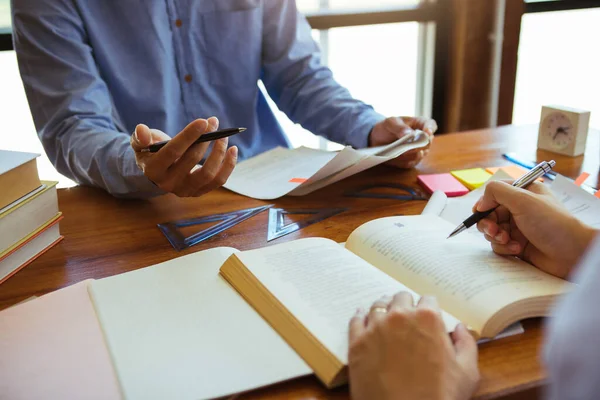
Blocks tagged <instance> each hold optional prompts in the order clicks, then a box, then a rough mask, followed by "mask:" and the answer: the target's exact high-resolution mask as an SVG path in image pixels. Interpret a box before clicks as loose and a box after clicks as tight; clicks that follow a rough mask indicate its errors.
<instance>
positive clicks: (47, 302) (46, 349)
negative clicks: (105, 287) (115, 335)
mask: <svg viewBox="0 0 600 400" xmlns="http://www.w3.org/2000/svg"><path fill="white" fill-rule="evenodd" d="M88 284H89V281H83V282H80V283H78V284H76V285H73V286H70V287H67V288H65V289H62V290H59V291H57V292H53V293H50V294H47V295H45V296H42V297H40V298H37V299H35V300H31V301H29V302H27V303H24V304H20V305H18V306H15V307H12V308H9V309H7V310H4V311H2V312H0V398H1V399H11V400H20V399H27V400H29V399H102V400H105V399H106V400H112V399H120V398H121V394H120V392H119V386H118V384H117V380H116V376H115V373H114V370H113V368H112V365H111V360H110V357H109V355H108V351H107V349H106V346H105V343H104V339H103V336H102V330H101V329H100V325H99V324H98V320H97V319H96V314H95V312H94V308H93V307H92V303H91V301H90V297H89V294H88Z"/></svg>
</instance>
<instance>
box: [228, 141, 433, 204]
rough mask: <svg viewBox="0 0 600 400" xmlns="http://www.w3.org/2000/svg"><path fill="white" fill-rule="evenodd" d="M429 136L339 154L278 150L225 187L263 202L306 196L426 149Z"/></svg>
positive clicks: (252, 162) (239, 170)
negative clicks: (418, 149) (404, 155)
mask: <svg viewBox="0 0 600 400" xmlns="http://www.w3.org/2000/svg"><path fill="white" fill-rule="evenodd" d="M428 143H429V137H428V136H427V135H425V134H423V133H420V134H415V135H408V136H405V137H404V138H402V139H399V140H397V141H396V142H394V143H391V144H389V145H387V146H381V147H376V148H369V149H362V150H355V149H353V148H351V147H346V148H344V149H343V150H342V151H340V152H338V153H335V152H329V151H324V150H314V149H308V148H305V147H300V148H297V149H284V148H276V149H273V150H270V151H267V152H265V153H263V154H260V155H258V156H256V157H253V158H250V159H248V160H246V161H243V162H241V163H239V164H238V165H237V166H236V168H235V170H234V171H233V173H232V174H231V176H230V177H229V180H228V181H227V183H226V184H225V185H224V187H225V188H227V189H229V190H231V191H233V192H236V193H239V194H242V195H244V196H248V197H252V198H255V199H261V200H271V199H276V198H278V197H282V196H285V195H287V194H289V195H292V196H304V195H306V194H308V193H311V192H313V191H315V190H317V189H320V188H322V187H325V186H327V185H330V184H332V183H334V182H337V181H339V180H341V179H344V178H347V177H349V176H351V175H354V174H357V173H359V172H361V171H364V170H366V169H368V168H371V167H374V166H376V165H379V164H381V163H384V162H386V161H389V160H391V159H394V158H396V157H398V156H400V155H402V154H404V153H406V152H408V151H410V150H413V149H417V148H422V147H425V146H426V145H427V144H428Z"/></svg>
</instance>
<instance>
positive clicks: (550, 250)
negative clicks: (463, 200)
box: [473, 182, 595, 278]
mask: <svg viewBox="0 0 600 400" xmlns="http://www.w3.org/2000/svg"><path fill="white" fill-rule="evenodd" d="M498 205H500V207H498V209H496V211H494V212H493V213H492V214H490V216H489V217H488V218H486V219H483V220H481V221H480V222H479V223H478V224H477V229H479V231H480V232H482V233H483V234H484V235H485V238H486V239H487V240H488V241H489V242H490V243H491V244H492V249H493V250H494V252H496V253H498V254H502V255H511V256H517V257H519V258H522V259H523V260H525V261H527V262H529V263H531V264H533V265H535V266H536V267H538V268H539V269H541V270H542V271H545V272H548V273H550V274H552V275H555V276H558V277H560V278H567V277H568V276H569V274H570V273H571V271H572V269H573V268H574V267H575V265H576V264H577V262H578V260H579V257H581V255H582V254H583V253H584V252H585V249H586V248H587V247H588V245H589V243H590V242H591V241H592V239H593V237H594V234H595V231H594V230H593V229H592V228H590V227H588V226H586V225H584V224H583V223H581V222H580V221H579V220H578V219H576V218H575V217H573V216H572V215H571V214H569V212H568V211H567V210H566V209H564V208H563V207H562V205H561V204H559V203H558V202H557V201H556V199H555V198H554V196H552V193H551V192H550V190H548V188H547V187H546V186H544V185H543V184H541V183H538V182H536V183H533V184H532V185H530V186H529V188H528V190H525V189H519V188H516V187H514V186H512V185H510V184H508V183H506V182H490V183H488V184H487V186H486V189H485V194H484V195H483V197H482V198H481V199H480V200H479V201H478V202H477V203H476V204H475V206H474V207H473V210H474V211H487V210H489V209H491V208H494V207H496V206H498Z"/></svg>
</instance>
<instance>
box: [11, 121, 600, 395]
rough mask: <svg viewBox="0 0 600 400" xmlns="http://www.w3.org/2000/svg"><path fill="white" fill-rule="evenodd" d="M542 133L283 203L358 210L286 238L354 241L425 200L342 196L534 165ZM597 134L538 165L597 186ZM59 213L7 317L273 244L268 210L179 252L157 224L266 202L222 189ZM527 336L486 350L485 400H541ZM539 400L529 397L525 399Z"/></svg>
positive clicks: (438, 145) (451, 138)
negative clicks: (187, 257)
mask: <svg viewBox="0 0 600 400" xmlns="http://www.w3.org/2000/svg"><path fill="white" fill-rule="evenodd" d="M536 132H537V127H535V126H529V127H519V128H517V127H504V128H500V129H495V130H485V131H475V132H467V133H458V134H448V135H442V136H439V137H436V140H435V142H434V146H433V148H432V151H431V154H430V156H429V157H428V159H427V160H425V161H424V162H423V163H422V164H421V165H420V166H419V167H418V168H417V169H415V170H409V171H401V170H396V169H393V168H389V167H385V166H382V167H378V168H375V169H372V170H370V171H366V172H364V173H362V174H359V175H357V176H354V177H351V178H349V179H347V180H345V181H342V182H339V183H337V184H335V185H332V186H331V187H328V188H325V189H322V190H320V191H317V192H316V193H313V194H311V195H308V196H305V197H302V198H283V199H279V200H276V201H273V202H272V203H273V204H275V205H276V206H277V207H288V208H293V207H301V208H312V207H314V208H317V207H331V206H340V207H348V208H350V210H349V211H348V212H346V213H344V214H340V215H338V216H336V217H333V218H330V219H327V220H325V221H322V222H320V223H318V224H315V225H312V226H310V227H308V228H305V229H303V230H301V231H299V232H296V233H293V234H290V235H288V236H285V237H283V238H280V239H278V242H280V241H285V240H293V239H298V238H301V237H312V236H322V237H327V238H330V239H333V240H336V241H339V242H343V241H345V240H346V238H347V237H348V235H349V234H350V232H352V230H353V229H355V228H357V227H358V226H359V225H361V224H363V223H365V222H367V221H370V220H372V219H375V218H380V217H384V216H390V215H411V214H419V213H420V212H421V210H422V209H423V207H424V206H425V201H411V202H400V201H395V200H382V199H359V198H352V197H345V196H344V195H343V194H344V193H345V192H346V191H348V190H352V189H356V188H358V187H360V186H363V185H365V184H370V183H404V184H410V185H413V186H415V187H416V186H417V185H416V176H417V174H420V173H435V172H447V171H450V170H451V169H460V168H470V167H490V166H500V165H505V164H506V165H508V163H507V162H506V161H504V160H503V159H502V157H501V156H502V153H504V152H507V151H516V152H518V153H520V154H521V155H523V156H524V157H526V158H529V159H534V158H536V151H535V144H536V137H537V134H536ZM598 144H599V142H598V134H597V132H594V134H593V135H592V138H591V140H590V143H589V144H588V149H589V152H588V155H587V156H586V157H585V158H584V157H579V158H574V159H570V158H567V157H560V156H556V155H550V154H545V153H543V152H539V153H538V154H537V158H540V159H541V158H544V159H550V158H554V159H555V160H556V161H557V162H558V166H557V168H556V170H557V171H559V172H561V173H563V174H565V175H568V176H572V177H575V176H577V175H579V173H580V172H581V171H582V170H585V171H587V172H590V173H593V176H592V177H591V178H590V181H589V183H590V184H593V185H596V184H597V182H598V175H597V171H598V165H599V149H600V147H599V145H598ZM58 196H59V203H60V209H61V210H62V211H63V213H64V215H65V219H64V220H63V222H61V232H62V233H63V234H64V235H65V240H64V241H63V242H62V243H60V244H59V245H58V246H57V247H55V248H53V249H52V250H50V251H49V252H48V253H47V254H45V255H44V256H42V257H41V258H40V259H38V260H36V261H35V262H33V263H32V264H31V265H29V266H28V267H26V268H24V269H23V270H22V271H20V272H19V273H17V274H16V275H15V276H14V277H12V278H10V279H9V280H8V281H7V282H5V283H4V284H2V285H1V286H0V310H1V309H4V308H6V307H8V306H10V305H13V304H15V303H17V302H19V301H21V300H24V299H26V298H28V297H30V296H33V295H38V296H39V295H42V294H44V293H48V292H50V291H53V290H56V289H59V288H62V287H65V286H68V285H72V284H74V283H76V282H79V281H82V280H84V279H88V278H103V277H106V276H110V275H115V274H119V273H123V272H127V271H131V270H134V269H137V268H142V267H146V266H149V265H153V264H157V263H160V262H163V261H166V260H169V259H172V258H174V257H177V256H181V255H184V254H187V253H191V252H196V251H200V250H204V249H208V248H211V247H215V246H232V247H236V248H238V249H240V250H247V249H252V248H257V247H262V246H264V245H266V244H267V243H266V233H267V215H268V213H262V214H260V215H258V216H256V217H254V218H252V219H249V220H247V221H245V222H243V223H241V224H239V225H237V226H235V227H233V228H232V229H230V230H227V231H225V232H223V233H221V234H220V235H218V236H216V237H214V238H212V239H210V240H208V241H206V242H204V243H201V244H199V245H197V246H195V247H193V248H191V249H188V250H186V251H183V252H177V251H175V250H174V249H173V248H172V247H171V246H170V244H169V243H168V242H167V240H166V238H165V237H164V236H163V235H162V233H161V232H160V231H159V230H158V228H157V227H156V224H158V223H161V222H168V221H175V220H179V219H184V218H191V217H197V216H202V215H207V214H214V213H221V212H229V211H234V210H239V209H244V208H250V207H257V206H260V205H263V204H269V203H267V202H263V201H258V200H253V199H248V198H245V197H242V196H239V195H236V194H234V193H231V192H229V191H226V190H219V191H217V192H215V193H211V194H209V195H206V196H204V197H202V198H199V199H179V198H176V197H174V196H170V195H169V196H164V197H162V198H156V199H153V200H150V201H127V200H118V199H115V198H112V197H111V196H109V195H108V194H106V193H104V192H103V191H101V190H98V189H92V188H86V187H77V188H72V189H63V190H59V193H58ZM525 326H526V332H525V334H523V335H520V336H517V337H512V338H507V339H503V340H499V341H495V342H493V343H488V344H484V345H482V346H480V362H479V364H480V367H481V372H482V381H481V386H480V389H479V391H478V393H477V397H478V398H486V399H488V398H513V399H516V398H525V397H523V396H530V395H532V394H535V393H537V391H538V388H539V387H540V386H541V385H542V383H543V379H544V374H543V372H542V370H541V368H540V365H539V361H538V355H539V348H540V345H541V343H542V328H541V323H540V321H539V320H532V321H527V322H526V324H525ZM241 398H243V399H258V398H272V399H284V398H285V399H289V398H303V399H307V398H313V399H337V398H342V399H346V398H348V394H347V389H345V388H343V389H341V390H336V391H326V390H325V389H324V388H323V387H322V386H320V385H319V383H318V381H317V380H316V379H315V378H313V377H310V378H303V379H298V380H295V381H293V382H288V383H284V384H280V385H276V386H275V387H271V388H267V389H263V390H260V391H257V392H254V393H249V394H246V395H244V396H241ZM527 398H531V397H527Z"/></svg>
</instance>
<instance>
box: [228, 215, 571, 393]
mask: <svg viewBox="0 0 600 400" xmlns="http://www.w3.org/2000/svg"><path fill="white" fill-rule="evenodd" d="M453 228H454V225H452V224H451V223H449V222H448V221H445V220H443V219H442V218H440V217H437V216H432V215H421V216H410V217H389V218H383V219H378V220H375V221H371V222H368V223H366V224H364V225H362V226H360V227H359V228H357V229H356V230H355V231H354V232H353V233H352V234H351V235H350V237H349V238H348V241H347V242H346V245H345V248H344V247H341V246H340V245H339V244H337V243H335V242H333V241H330V240H328V239H321V238H311V239H301V240H297V241H292V242H287V243H283V244H279V245H276V246H272V247H267V248H263V249H257V250H250V251H245V252H239V253H235V254H232V255H231V256H230V257H229V258H228V260H227V261H226V262H225V263H224V264H223V266H222V267H221V269H220V273H221V274H222V275H223V277H225V279H226V280H227V281H229V283H231V285H232V286H233V287H235V288H236V289H237V291H238V292H239V293H240V294H241V295H242V296H243V297H244V298H245V299H246V301H247V302H248V303H249V304H250V305H252V306H253V307H254V309H256V310H257V311H258V312H259V313H260V314H261V315H262V316H263V318H264V319H265V320H266V321H267V322H268V323H269V324H270V325H271V326H272V327H273V328H274V329H275V330H276V331H277V332H278V333H279V334H280V335H281V336H282V337H283V338H284V339H285V340H286V341H287V342H288V344H289V345H290V346H291V347H292V348H293V349H294V350H295V351H296V352H297V353H298V354H299V355H300V356H301V357H302V358H303V359H304V360H305V361H306V363H307V364H308V365H309V366H310V367H311V368H312V369H313V371H314V372H315V373H316V375H317V376H318V377H319V378H320V379H321V381H322V382H323V383H324V384H325V385H327V386H328V387H334V386H337V385H340V384H342V383H344V382H346V381H347V373H346V367H345V366H346V364H347V353H348V339H347V328H348V321H349V320H350V318H351V316H352V315H353V313H354V312H355V311H356V309H357V308H359V307H362V308H368V307H369V306H370V305H371V304H372V303H373V301H375V300H377V299H378V298H380V297H381V296H382V295H393V294H394V293H396V292H398V291H400V290H409V291H411V292H413V293H414V294H415V297H417V296H418V295H435V296H436V297H437V298H438V301H439V303H440V305H441V307H442V308H443V310H444V312H443V315H442V317H443V319H444V322H445V324H446V327H447V330H448V331H449V332H450V331H452V330H454V328H455V326H456V324H457V323H458V321H459V320H460V321H463V322H465V323H466V324H467V325H468V327H469V329H470V330H471V331H472V332H473V333H474V335H475V336H477V337H493V336H495V335H497V334H498V333H499V332H500V331H502V330H503V329H504V328H506V327H507V326H509V325H511V324H512V323H514V322H516V321H519V320H521V319H525V318H530V317H536V316H544V315H547V314H548V312H549V309H550V306H551V304H552V303H553V302H554V301H555V299H556V297H557V296H558V295H561V294H563V293H565V292H566V291H567V290H569V288H570V286H571V284H570V283H567V282H566V281H563V280H561V279H559V278H556V277H553V276H550V275H548V274H546V273H544V272H542V271H540V270H538V269H536V268H535V267H533V266H531V265H529V264H527V263H525V262H523V261H521V260H519V259H516V258H508V257H501V256H498V255H496V254H494V253H493V252H492V251H491V249H490V246H489V244H488V243H487V242H485V240H483V239H482V238H480V237H478V236H475V235H467V234H465V235H460V236H458V237H455V238H453V239H451V240H447V239H446V237H447V236H448V233H449V232H451V231H452V229H453Z"/></svg>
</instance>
